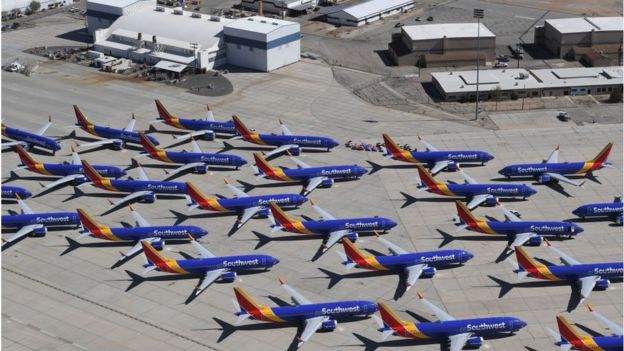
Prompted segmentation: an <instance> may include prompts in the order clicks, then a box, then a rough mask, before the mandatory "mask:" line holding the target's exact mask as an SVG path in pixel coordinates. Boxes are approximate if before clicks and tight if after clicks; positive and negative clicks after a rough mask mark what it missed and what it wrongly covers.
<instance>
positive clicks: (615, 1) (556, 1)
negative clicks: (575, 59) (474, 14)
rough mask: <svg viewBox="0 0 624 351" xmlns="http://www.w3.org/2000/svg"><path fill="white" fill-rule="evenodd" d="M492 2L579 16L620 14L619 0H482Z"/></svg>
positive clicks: (620, 3)
mask: <svg viewBox="0 0 624 351" xmlns="http://www.w3.org/2000/svg"><path fill="white" fill-rule="evenodd" d="M484 1H486V2H490V3H493V4H506V5H513V6H521V7H529V8H534V9H541V10H546V11H557V12H565V13H569V14H574V15H580V16H622V2H621V1H619V0H600V1H586V0H484Z"/></svg>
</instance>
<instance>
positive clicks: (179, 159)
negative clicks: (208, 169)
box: [152, 151, 247, 167]
mask: <svg viewBox="0 0 624 351" xmlns="http://www.w3.org/2000/svg"><path fill="white" fill-rule="evenodd" d="M165 157H166V158H167V159H168V160H163V159H162V158H160V157H153V156H152V158H155V159H158V160H161V161H166V162H171V163H195V162H203V163H205V164H207V165H210V166H232V167H240V166H243V165H245V164H247V161H245V159H243V158H242V157H240V156H238V155H231V154H213V153H204V152H186V151H182V152H175V151H166V152H165Z"/></svg>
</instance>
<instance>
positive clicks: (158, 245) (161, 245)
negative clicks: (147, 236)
mask: <svg viewBox="0 0 624 351" xmlns="http://www.w3.org/2000/svg"><path fill="white" fill-rule="evenodd" d="M150 245H152V246H153V247H154V248H155V249H156V250H162V249H163V248H164V247H165V241H164V240H163V239H158V240H156V241H152V242H151V243H150Z"/></svg>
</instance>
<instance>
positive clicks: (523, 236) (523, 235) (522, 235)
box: [509, 232, 537, 250]
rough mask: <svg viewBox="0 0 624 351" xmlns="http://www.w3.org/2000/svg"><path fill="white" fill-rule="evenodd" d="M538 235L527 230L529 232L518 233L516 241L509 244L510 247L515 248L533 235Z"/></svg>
mask: <svg viewBox="0 0 624 351" xmlns="http://www.w3.org/2000/svg"><path fill="white" fill-rule="evenodd" d="M534 236H537V234H535V233H531V232H527V233H518V234H516V237H515V238H514V241H513V242H512V243H511V244H510V245H509V248H510V249H512V250H515V248H516V246H521V245H523V244H524V243H526V242H527V241H529V239H531V238H532V237H534Z"/></svg>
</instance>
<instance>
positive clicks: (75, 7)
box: [69, 6, 80, 13]
mask: <svg viewBox="0 0 624 351" xmlns="http://www.w3.org/2000/svg"><path fill="white" fill-rule="evenodd" d="M69 12H71V13H76V12H80V9H79V8H78V7H77V6H72V7H70V8H69Z"/></svg>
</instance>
